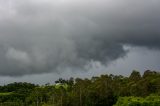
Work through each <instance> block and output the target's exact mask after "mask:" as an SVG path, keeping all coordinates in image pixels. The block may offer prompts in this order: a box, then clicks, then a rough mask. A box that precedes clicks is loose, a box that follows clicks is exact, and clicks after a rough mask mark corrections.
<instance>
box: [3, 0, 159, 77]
mask: <svg viewBox="0 0 160 106" xmlns="http://www.w3.org/2000/svg"><path fill="white" fill-rule="evenodd" d="M159 10H160V1H159V0H141V1H138V0H132V1H130V0H85V1H83V0H23V1H20V0H14V1H13V0H7V1H6V0H1V1H0V75H1V76H22V75H30V74H40V73H49V72H58V73H59V72H63V71H65V68H69V69H71V70H73V71H76V70H86V69H85V67H86V66H87V65H89V64H92V63H94V62H95V63H97V62H98V63H101V64H103V65H105V66H107V65H108V64H109V63H110V62H112V61H114V60H117V59H119V58H123V57H124V56H126V54H127V53H128V50H126V49H125V46H126V45H127V46H131V47H132V46H133V47H135V46H136V47H137V46H138V47H145V48H148V49H150V50H152V49H156V50H159V49H160V30H159V28H160V21H159V19H160V14H159Z"/></svg>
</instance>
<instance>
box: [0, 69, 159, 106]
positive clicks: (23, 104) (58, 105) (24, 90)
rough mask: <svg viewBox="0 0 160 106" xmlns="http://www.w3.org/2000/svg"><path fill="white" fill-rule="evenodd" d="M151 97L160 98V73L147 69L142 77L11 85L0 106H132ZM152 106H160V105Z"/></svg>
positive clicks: (0, 94)
mask: <svg viewBox="0 0 160 106" xmlns="http://www.w3.org/2000/svg"><path fill="white" fill-rule="evenodd" d="M151 95H155V96H156V97H155V98H160V97H159V96H160V73H159V72H157V71H151V70H147V71H145V72H144V73H143V75H141V74H140V72H138V71H136V70H134V71H132V73H131V74H130V76H128V77H125V76H122V75H112V74H110V75H108V74H105V75H101V76H97V77H92V78H90V79H88V78H85V79H82V78H70V79H63V78H60V79H58V80H57V81H55V84H53V85H51V84H49V83H48V84H45V85H43V86H40V85H35V84H31V83H26V82H15V83H11V84H8V85H4V86H0V105H2V106H113V105H115V106H130V105H129V103H132V100H133V101H134V100H137V101H138V100H139V99H137V98H141V99H140V100H141V101H145V98H151V97H150V96H151ZM122 98H123V99H122ZM128 98H129V99H128ZM147 100H148V99H147ZM152 100H153V98H152V99H151V101H152ZM157 101H158V102H157ZM159 101H160V99H155V102H156V103H155V104H157V103H160V102H159ZM13 104H14V105H13ZM120 104H121V105H120ZM123 104H125V105H123ZM126 104H127V105H126ZM134 106H141V105H134ZM146 106H147V105H146ZM148 106H149V105H148ZM150 106H151V105H150ZM152 106H160V104H158V105H152Z"/></svg>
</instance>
